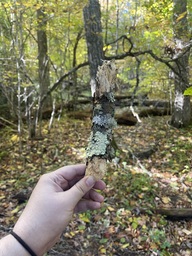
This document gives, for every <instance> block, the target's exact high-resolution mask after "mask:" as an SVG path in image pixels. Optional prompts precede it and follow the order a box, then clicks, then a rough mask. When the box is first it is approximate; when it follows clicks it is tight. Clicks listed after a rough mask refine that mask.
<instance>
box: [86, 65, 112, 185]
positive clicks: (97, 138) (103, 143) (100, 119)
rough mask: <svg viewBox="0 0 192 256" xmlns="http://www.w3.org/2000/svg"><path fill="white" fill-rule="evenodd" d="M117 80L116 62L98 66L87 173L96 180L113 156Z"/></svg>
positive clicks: (102, 174) (103, 173) (99, 177)
mask: <svg viewBox="0 0 192 256" xmlns="http://www.w3.org/2000/svg"><path fill="white" fill-rule="evenodd" d="M115 80H116V67H115V64H114V62H109V61H105V62H104V63H103V65H102V66H101V67H99V68H98V72H97V80H96V89H95V92H94V97H93V119H92V129H91V136H90V141H89V144H88V147H87V169H86V174H87V175H92V176H94V177H95V178H96V180H99V179H101V178H102V177H103V176H104V175H105V173H106V170H107V160H110V159H111V158H112V154H113V152H112V151H113V150H112V146H111V142H112V129H113V127H114V126H115V125H116V122H115V119H114V112H115V104H114V102H115V99H114V95H113V92H112V91H113V89H114V84H115Z"/></svg>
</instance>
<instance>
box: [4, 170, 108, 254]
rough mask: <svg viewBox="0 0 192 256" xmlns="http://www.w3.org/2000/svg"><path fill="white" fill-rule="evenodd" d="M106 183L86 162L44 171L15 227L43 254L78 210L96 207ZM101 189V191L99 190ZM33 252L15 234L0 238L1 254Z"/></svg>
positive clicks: (17, 231)
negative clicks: (88, 170) (88, 171)
mask: <svg viewBox="0 0 192 256" xmlns="http://www.w3.org/2000/svg"><path fill="white" fill-rule="evenodd" d="M104 189H105V183H104V182H103V181H102V180H99V181H96V180H95V178H94V177H92V176H85V165H73V166H66V167H62V168H60V169H58V170H56V171H54V172H51V173H49V174H44V175H43V176H42V177H41V178H40V180H39V181H38V183H37V185H36V187H35V189H34V190H33V193H32V195H31V197H30V199H29V201H28V203H27V205H26V207H25V209H24V211H23V213H22V214H21V216H20V218H19V219H18V221H17V223H16V224H15V226H14V229H13V231H14V232H15V233H16V234H17V235H19V236H20V237H21V238H22V239H23V240H24V241H25V242H26V243H27V244H28V245H29V247H31V249H32V250H33V251H34V252H35V253H36V254H37V255H38V256H41V255H43V254H44V253H46V252H47V251H48V250H49V249H50V248H51V247H52V246H53V245H54V244H55V243H56V242H57V241H58V240H59V238H60V236H61V234H62V232H63V231H64V229H65V228H66V226H67V225H68V224H69V222H70V220H71V218H72V216H73V213H74V212H82V211H86V210H96V209H99V208H100V207H101V203H102V202H103V200H104V198H103V196H102V195H101V194H99V193H98V190H104ZM96 190H97V191H96ZM8 255H9V256H29V255H30V254H29V253H28V252H27V251H26V250H25V249H24V248H23V247H22V245H20V244H19V242H18V241H17V240H16V239H15V238H14V237H13V236H12V235H7V236H6V237H4V238H3V239H1V240H0V256H8Z"/></svg>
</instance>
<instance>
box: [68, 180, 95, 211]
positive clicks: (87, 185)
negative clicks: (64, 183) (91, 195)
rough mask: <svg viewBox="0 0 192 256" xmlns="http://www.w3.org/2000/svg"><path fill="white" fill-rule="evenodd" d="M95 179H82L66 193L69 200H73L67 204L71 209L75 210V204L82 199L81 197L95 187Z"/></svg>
mask: <svg viewBox="0 0 192 256" xmlns="http://www.w3.org/2000/svg"><path fill="white" fill-rule="evenodd" d="M95 182H96V181H95V178H94V177H92V176H88V177H84V178H83V179H81V180H80V181H78V182H77V183H76V184H75V185H74V186H73V187H71V188H70V189H69V190H67V191H66V193H67V194H69V197H70V198H73V200H71V201H70V202H69V203H70V204H71V207H72V209H74V208H75V206H76V205H77V203H78V202H79V201H80V200H81V199H82V197H83V196H84V195H85V194H86V193H87V192H88V191H89V190H91V188H92V187H93V186H94V185H95Z"/></svg>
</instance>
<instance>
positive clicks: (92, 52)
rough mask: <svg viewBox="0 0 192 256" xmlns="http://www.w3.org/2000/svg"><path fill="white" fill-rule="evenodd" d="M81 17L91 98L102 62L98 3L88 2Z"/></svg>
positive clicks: (91, 0)
mask: <svg viewBox="0 0 192 256" xmlns="http://www.w3.org/2000/svg"><path fill="white" fill-rule="evenodd" d="M83 15H84V26H85V35H86V42H87V50H88V61H89V66H90V77H91V82H90V84H91V91H92V96H93V91H95V87H96V81H95V78H96V74H97V70H98V66H101V65H102V60H104V54H103V38H102V27H101V11H100V4H99V1H98V0H89V2H88V4H87V5H86V6H85V8H84V9H83Z"/></svg>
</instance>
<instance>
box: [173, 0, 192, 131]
mask: <svg viewBox="0 0 192 256" xmlns="http://www.w3.org/2000/svg"><path fill="white" fill-rule="evenodd" d="M173 4H174V8H173V22H174V24H173V29H174V41H175V49H174V55H173V58H176V60H175V69H176V71H177V74H175V76H174V83H175V101H174V109H173V114H172V118H171V124H172V125H173V126H174V127H177V128H179V127H183V126H187V125H188V124H189V123H190V122H191V103H190V96H185V95H184V91H185V90H186V89H187V88H188V87H189V55H190V48H188V47H186V45H187V44H188V42H189V29H188V21H187V0H183V1H180V0H173ZM179 55H181V56H179Z"/></svg>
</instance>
